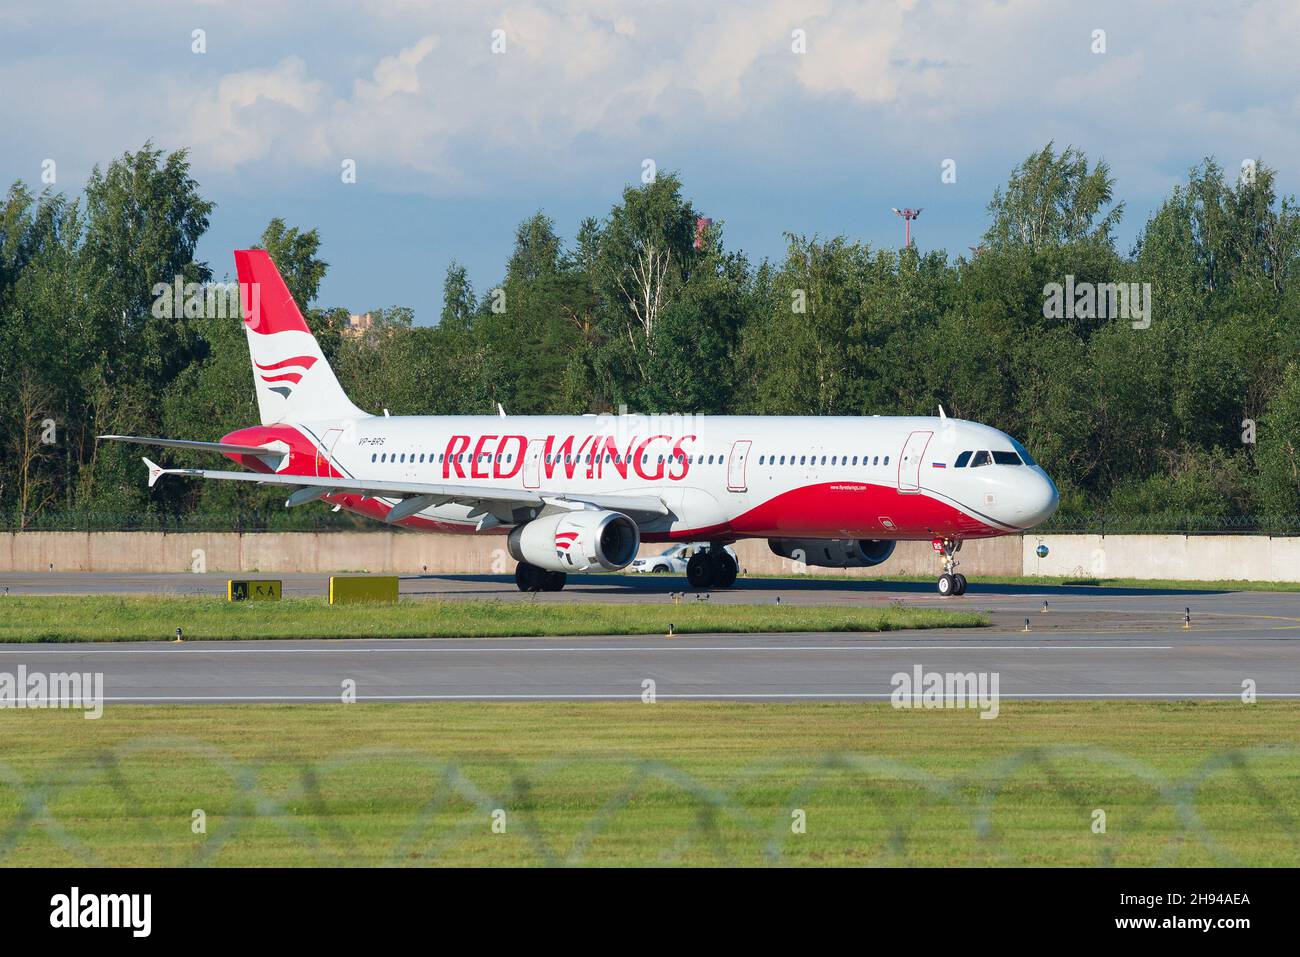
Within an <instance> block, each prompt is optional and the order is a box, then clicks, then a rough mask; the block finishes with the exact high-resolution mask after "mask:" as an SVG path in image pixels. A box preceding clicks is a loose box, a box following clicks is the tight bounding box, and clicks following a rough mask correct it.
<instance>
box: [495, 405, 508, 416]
mask: <svg viewBox="0 0 1300 957" xmlns="http://www.w3.org/2000/svg"><path fill="white" fill-rule="evenodd" d="M497 412H498V413H500V415H501V418H503V419H504V418H505V417H506V409H505V406H503V405H502V404H501V403H500V402H498V403H497Z"/></svg>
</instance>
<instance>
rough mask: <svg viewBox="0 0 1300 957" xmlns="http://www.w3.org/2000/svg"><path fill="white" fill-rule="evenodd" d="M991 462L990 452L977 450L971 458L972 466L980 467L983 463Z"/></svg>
mask: <svg viewBox="0 0 1300 957" xmlns="http://www.w3.org/2000/svg"><path fill="white" fill-rule="evenodd" d="M988 464H989V454H988V453H987V452H976V453H975V457H974V458H973V459H971V463H970V467H971V468H973V469H974V468H979V467H980V466H981V465H988Z"/></svg>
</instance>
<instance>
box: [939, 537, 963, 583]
mask: <svg viewBox="0 0 1300 957" xmlns="http://www.w3.org/2000/svg"><path fill="white" fill-rule="evenodd" d="M931 544H933V545H934V550H935V551H937V552H939V553H940V554H942V555H943V574H942V575H940V576H939V594H940V595H942V596H943V597H945V598H947V597H948V596H949V595H964V594H966V576H965V575H963V574H962V573H961V572H954V571H953V569H955V568H956V567H957V565H958V562H957V557H956V556H957V553H958V552H959V551H961V542H960V541H954V540H953V539H951V538H936V539H935V540H934V541H933V542H932V543H931Z"/></svg>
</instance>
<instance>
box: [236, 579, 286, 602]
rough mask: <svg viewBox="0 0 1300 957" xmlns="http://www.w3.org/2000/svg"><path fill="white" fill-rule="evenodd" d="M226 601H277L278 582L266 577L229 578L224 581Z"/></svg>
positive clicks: (278, 592)
mask: <svg viewBox="0 0 1300 957" xmlns="http://www.w3.org/2000/svg"><path fill="white" fill-rule="evenodd" d="M226 600H227V601H279V600H280V583H279V582H278V581H272V580H268V579H262V580H260V581H258V580H251V579H246V580H244V581H239V580H237V579H234V578H232V579H230V580H229V581H227V582H226Z"/></svg>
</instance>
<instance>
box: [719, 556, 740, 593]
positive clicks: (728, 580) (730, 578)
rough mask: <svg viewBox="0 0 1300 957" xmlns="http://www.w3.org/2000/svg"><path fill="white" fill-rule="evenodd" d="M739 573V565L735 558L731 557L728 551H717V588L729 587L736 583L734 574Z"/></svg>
mask: <svg viewBox="0 0 1300 957" xmlns="http://www.w3.org/2000/svg"><path fill="white" fill-rule="evenodd" d="M739 574H740V567H739V566H738V565H737V564H736V560H735V559H734V558H732V557H731V553H730V552H726V551H719V552H718V579H717V585H718V587H719V588H730V587H731V586H732V585H734V584H736V576H737V575H739Z"/></svg>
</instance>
